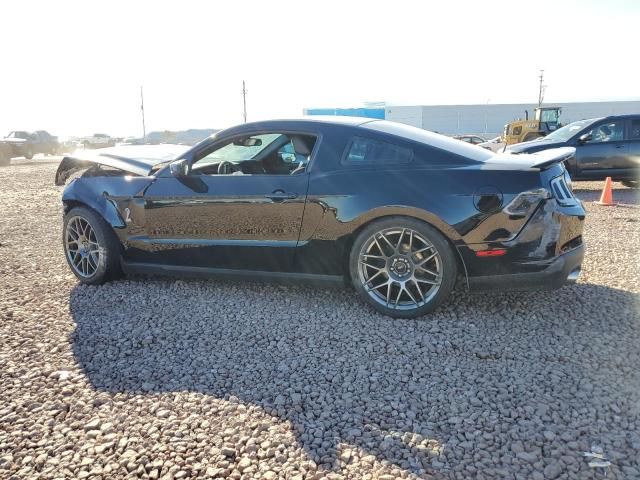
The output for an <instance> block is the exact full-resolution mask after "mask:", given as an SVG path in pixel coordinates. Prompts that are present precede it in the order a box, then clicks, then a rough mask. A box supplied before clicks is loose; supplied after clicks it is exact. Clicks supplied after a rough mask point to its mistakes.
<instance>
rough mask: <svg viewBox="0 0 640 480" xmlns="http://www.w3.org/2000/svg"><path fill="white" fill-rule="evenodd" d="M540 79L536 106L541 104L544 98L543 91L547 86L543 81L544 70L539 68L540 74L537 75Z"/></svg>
mask: <svg viewBox="0 0 640 480" xmlns="http://www.w3.org/2000/svg"><path fill="white" fill-rule="evenodd" d="M538 78H539V79H540V86H539V88H538V106H539V107H540V106H542V101H543V100H544V91H545V89H546V88H547V86H546V85H545V84H544V83H543V82H544V70H540V76H539V77H538Z"/></svg>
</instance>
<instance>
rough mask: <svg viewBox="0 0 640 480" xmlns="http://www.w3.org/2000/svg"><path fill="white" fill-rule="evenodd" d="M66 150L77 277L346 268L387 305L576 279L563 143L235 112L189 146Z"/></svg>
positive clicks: (419, 309)
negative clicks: (536, 144)
mask: <svg viewBox="0 0 640 480" xmlns="http://www.w3.org/2000/svg"><path fill="white" fill-rule="evenodd" d="M79 155H80V156H79V157H66V158H64V159H63V161H62V162H61V164H60V167H59V169H58V172H57V174H56V183H57V184H58V185H61V184H64V183H65V181H66V180H67V178H68V177H69V176H70V175H71V173H72V172H76V171H78V170H84V173H83V174H82V175H81V176H76V178H75V180H73V181H72V182H71V183H69V185H68V186H67V187H66V188H65V190H64V194H63V196H62V201H63V204H64V229H63V244H64V251H65V254H66V258H67V261H68V263H69V266H70V267H71V269H72V271H73V272H74V274H75V275H76V276H77V277H78V278H79V279H80V281H81V282H83V283H90V284H98V283H101V282H104V281H105V280H108V279H111V278H115V277H117V276H118V275H120V274H121V273H122V272H124V273H127V272H132V273H145V274H153V273H155V274H168V273H178V274H205V275H210V274H217V275H225V276H230V277H238V276H242V277H245V278H248V279H261V278H272V279H281V280H282V279H288V280H294V281H296V280H316V281H331V282H335V281H340V282H342V281H344V280H345V279H346V280H347V281H348V282H349V283H351V284H352V285H353V287H354V288H355V289H356V291H357V292H358V293H359V294H360V295H361V296H362V298H364V299H365V300H366V301H367V302H369V303H370V304H371V305H372V306H373V307H374V308H375V309H377V310H378V311H380V312H383V313H385V314H388V315H390V316H393V317H415V316H419V315H422V314H424V313H427V312H430V311H432V310H433V309H434V308H436V307H437V306H438V305H439V304H440V303H442V301H443V300H445V299H446V298H447V297H448V296H449V294H450V293H451V291H452V289H453V287H454V284H455V282H456V279H457V278H458V277H461V278H462V279H464V280H465V282H466V285H467V286H468V288H470V289H472V290H477V289H498V290H502V289H532V288H533V289H553V288H559V287H561V286H562V285H564V284H565V283H568V282H573V281H575V280H576V278H577V276H578V274H579V272H580V266H581V263H582V258H583V251H584V246H583V242H582V228H583V221H584V217H585V211H584V209H583V208H582V205H581V203H580V201H578V200H577V199H576V198H575V197H574V196H573V194H572V192H571V186H570V185H571V184H570V180H569V176H568V174H567V172H566V170H565V168H564V166H563V162H565V161H567V160H568V159H570V158H571V156H572V155H574V149H573V148H563V149H556V150H547V151H544V152H540V153H537V154H531V155H510V154H494V153H493V152H490V151H488V150H485V149H483V148H480V147H476V146H472V145H468V144H465V143H463V142H459V141H457V140H453V139H450V138H447V137H444V136H442V135H438V134H435V133H431V132H427V131H424V130H421V129H418V128H414V127H410V126H406V125H402V124H397V123H393V122H388V121H384V120H371V119H364V118H353V117H349V118H347V117H345V118H339V117H331V118H328V119H327V118H310V119H303V120H281V121H264V122H257V123H247V124H243V125H240V126H237V127H233V128H230V129H228V130H224V131H222V132H219V133H217V134H215V135H213V136H212V137H210V138H208V139H206V140H204V141H203V142H201V143H199V144H198V145H196V146H195V147H182V146H177V145H174V146H171V145H157V146H128V147H126V146H125V147H120V148H114V149H104V150H101V151H93V152H92V151H88V152H87V151H84V152H81V153H79Z"/></svg>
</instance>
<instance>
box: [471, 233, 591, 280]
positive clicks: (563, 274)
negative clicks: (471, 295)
mask: <svg viewBox="0 0 640 480" xmlns="http://www.w3.org/2000/svg"><path fill="white" fill-rule="evenodd" d="M584 250H585V248H584V244H582V245H580V246H579V247H577V248H575V249H573V250H570V251H568V252H566V253H563V254H562V255H560V256H559V257H556V259H555V260H553V261H552V262H551V263H548V262H545V265H546V267H545V268H544V269H543V270H540V271H535V272H526V273H511V274H502V275H485V276H479V277H469V278H468V281H469V289H470V290H474V291H482V290H555V289H557V288H560V287H562V286H563V285H566V284H570V283H575V282H576V280H577V279H578V276H579V275H580V270H581V268H582V260H583V258H584Z"/></svg>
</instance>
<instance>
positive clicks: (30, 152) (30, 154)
mask: <svg viewBox="0 0 640 480" xmlns="http://www.w3.org/2000/svg"><path fill="white" fill-rule="evenodd" d="M24 158H26V159H27V160H31V159H32V158H33V150H31V149H28V150H27V151H26V152H24Z"/></svg>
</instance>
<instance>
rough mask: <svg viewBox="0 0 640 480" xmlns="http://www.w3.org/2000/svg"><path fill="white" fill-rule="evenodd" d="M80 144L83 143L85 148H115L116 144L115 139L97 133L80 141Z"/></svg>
mask: <svg viewBox="0 0 640 480" xmlns="http://www.w3.org/2000/svg"><path fill="white" fill-rule="evenodd" d="M80 143H82V145H84V147H85V148H105V147H113V146H115V144H116V142H115V140H114V139H113V138H111V137H110V136H109V135H105V134H104V133H95V134H93V136H91V137H84V138H83V139H82V140H80Z"/></svg>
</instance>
